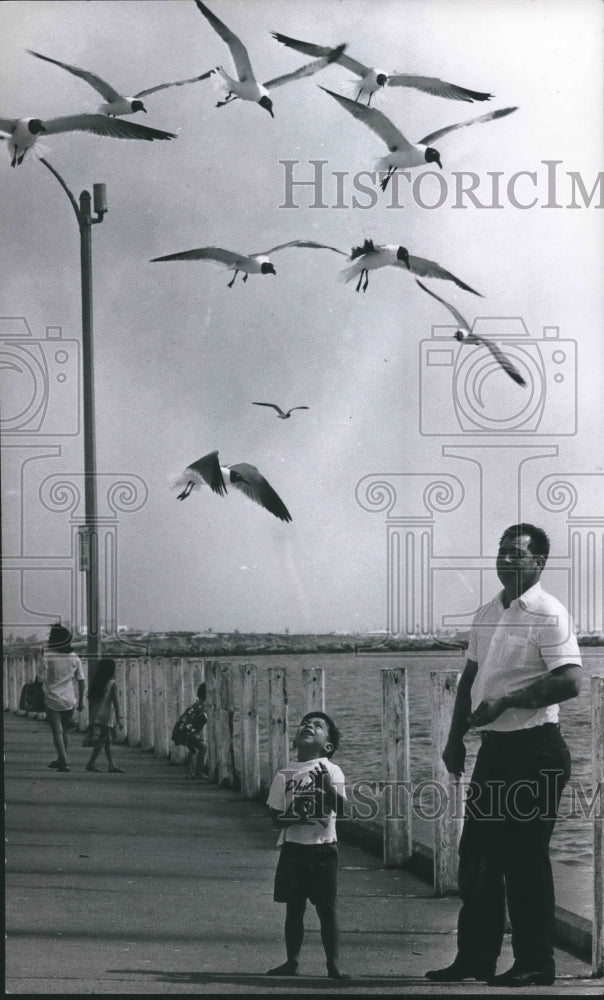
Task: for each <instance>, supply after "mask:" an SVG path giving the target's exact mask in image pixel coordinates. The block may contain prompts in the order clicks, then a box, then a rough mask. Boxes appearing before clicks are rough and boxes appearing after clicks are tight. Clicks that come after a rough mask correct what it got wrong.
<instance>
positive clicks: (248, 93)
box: [195, 0, 346, 118]
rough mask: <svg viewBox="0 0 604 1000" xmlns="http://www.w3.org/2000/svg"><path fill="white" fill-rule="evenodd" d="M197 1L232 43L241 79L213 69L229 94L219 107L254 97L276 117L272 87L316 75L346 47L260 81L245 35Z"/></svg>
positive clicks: (232, 55) (219, 31)
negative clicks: (239, 33) (295, 68)
mask: <svg viewBox="0 0 604 1000" xmlns="http://www.w3.org/2000/svg"><path fill="white" fill-rule="evenodd" d="M195 3H196V4H197V6H198V8H199V10H200V11H201V13H202V14H203V16H204V17H205V18H207V20H208V21H209V22H210V24H211V25H212V27H213V28H214V31H216V33H217V34H218V35H220V37H221V38H222V40H223V42H225V43H226V45H227V46H228V47H229V50H230V52H231V58H232V60H233V65H234V67H235V71H236V73H237V79H234V78H233V77H232V76H229V74H228V73H227V72H225V70H224V69H223V68H222V66H217V67H216V69H215V70H211V72H212V73H216V74H217V75H218V77H219V78H220V80H221V82H222V86H223V89H224V91H225V98H224V100H223V101H219V102H218V104H217V105H216V107H217V108H221V107H223V106H224V105H225V104H230V103H231V102H232V101H234V100H236V99H237V98H238V97H240V98H241V99H242V100H243V101H253V102H255V103H256V104H259V105H260V107H261V108H264V109H265V111H268V113H269V115H270V116H271V118H274V117H275V116H274V114H273V102H272V100H271V97H270V96H269V90H274V88H275V87H281V86H283V84H285V83H291V82H292V81H293V80H300V79H301V78H302V77H305V76H312V75H313V74H314V73H317V72H318V71H319V70H321V69H323V68H324V67H325V66H327V65H329V63H330V62H334V61H335V60H336V59H338V58H339V57H340V56H341V55H342V53H343V52H344V49H345V48H346V46H345V45H340V46H338V47H337V48H335V49H326V50H325V53H324V54H322V56H321V58H320V59H317V60H315V61H314V62H312V63H307V64H306V65H305V66H300V67H299V69H297V70H294V71H293V72H292V73H286V74H285V75H284V76H278V77H275V79H274V80H268V81H267V82H266V83H258V81H257V80H256V77H255V76H254V70H253V69H252V64H251V62H250V57H249V55H248V52H247V49H246V47H245V45H244V44H243V42H242V41H241V39H240V38H238V37H237V35H236V34H235V33H234V32H233V31H231V29H230V28H227V26H226V24H224V23H223V22H222V21H221V20H220V19H219V18H218V17H216V14H213V13H212V11H211V10H210V9H209V7H207V6H206V4H205V3H202V0H195Z"/></svg>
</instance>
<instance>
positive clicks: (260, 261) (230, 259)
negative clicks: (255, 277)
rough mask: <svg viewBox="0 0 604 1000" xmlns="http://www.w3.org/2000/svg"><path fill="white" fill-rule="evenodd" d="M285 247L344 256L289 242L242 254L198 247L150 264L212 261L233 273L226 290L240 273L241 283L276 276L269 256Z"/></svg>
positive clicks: (320, 245) (309, 242) (310, 243)
mask: <svg viewBox="0 0 604 1000" xmlns="http://www.w3.org/2000/svg"><path fill="white" fill-rule="evenodd" d="M287 247H303V248H307V249H311V250H333V252H334V253H341V254H343V255H344V256H346V254H345V253H344V251H343V250H338V249H337V248H336V247H330V246H326V245H325V244H324V243H315V242H314V240H290V241H289V243H279V245H278V246H276V247H271V248H270V250H262V251H261V252H260V253H252V254H243V253H236V252H235V251H234V250H225V249H224V248H223V247H199V248H198V249H197V250H183V251H182V252H181V253H170V254H166V255H165V256H164V257H153V258H152V260H151V263H152V264H154V263H156V262H157V261H163V260H212V261H217V262H218V263H219V264H226V266H227V269H228V270H229V271H234V272H235V273H234V275H233V277H232V279H231V281H229V283H228V285H227V288H232V287H233V285H234V283H235V278H236V277H237V275H238V274H239V272H240V271H241V273H242V274H243V281H244V282H246V281H247V279H248V277H249V275H250V274H276V273H277V272H276V271H275V266H274V264H272V263H271V260H270V254H272V253H277V251H278V250H285V249H286V248H287Z"/></svg>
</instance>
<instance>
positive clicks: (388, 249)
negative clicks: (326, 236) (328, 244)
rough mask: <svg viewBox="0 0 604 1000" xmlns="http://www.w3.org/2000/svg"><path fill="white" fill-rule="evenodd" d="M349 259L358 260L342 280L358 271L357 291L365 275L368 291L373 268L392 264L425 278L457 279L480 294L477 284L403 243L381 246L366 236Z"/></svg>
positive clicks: (351, 277) (455, 282)
mask: <svg viewBox="0 0 604 1000" xmlns="http://www.w3.org/2000/svg"><path fill="white" fill-rule="evenodd" d="M349 260H352V261H354V264H352V265H351V266H350V267H347V268H345V269H344V270H343V271H341V272H340V280H342V281H346V282H349V281H352V280H353V279H354V278H356V276H357V275H358V276H359V280H358V281H357V286H356V291H357V292H359V291H360V290H361V284H362V283H363V277H364V278H365V282H364V284H363V291H364V292H366V291H367V286H368V284H369V272H370V271H374V270H376V269H377V268H380V267H389V266H392V267H400V268H403V270H407V271H411V272H412V274H421V276H422V277H423V278H443V279H444V280H445V281H452V282H454V284H456V285H457V286H458V288H463V289H464V290H465V291H466V292H472V294H473V295H480V292H477V291H476V289H475V288H471V287H470V285H466V284H465V282H463V281H461V280H460V279H459V278H456V277H455V275H454V274H451V272H450V271H445V269H444V267H441V266H440V264H437V263H436V261H433V260H426V258H425V257H414V256H413V255H412V254H410V253H409V252H408V250H407V248H406V247H403V246H394V245H392V246H380V244H378V245H377V246H376V245H375V244H374V242H373V240H365V242H364V243H363V245H362V246H359V247H353V248H352V253H351V254H350V257H349Z"/></svg>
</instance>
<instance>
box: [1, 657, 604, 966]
mask: <svg viewBox="0 0 604 1000" xmlns="http://www.w3.org/2000/svg"><path fill="white" fill-rule="evenodd" d="M35 670H36V658H35V657H33V656H25V657H18V656H17V657H7V658H6V659H5V661H4V684H3V690H4V709H5V711H7V710H8V711H15V712H17V711H18V710H19V709H18V705H19V696H20V692H21V688H22V686H23V684H24V683H26V682H27V681H30V680H33V678H34V676H35ZM381 674H382V759H383V764H384V780H385V783H386V785H389V786H390V788H391V792H392V794H393V796H394V798H393V799H392V800H391V803H392V805H393V806H394V808H391V809H388V810H386V813H385V815H384V818H383V859H384V865H385V867H389V868H395V867H400V866H402V865H404V864H405V863H406V862H407V861H408V860H409V859H410V857H411V854H412V822H411V816H412V803H411V796H410V795H408V794H407V795H405V796H403V798H402V799H401V798H400V797H399V796H398V795H396V791H397V790H398V789H399V788H405V787H406V788H407V789H409V788H410V787H411V784H410V778H411V775H410V757H411V754H410V729H409V698H408V687H407V671H406V669H405V668H404V667H400V668H386V667H383V668H382V670H381ZM116 679H117V682H118V692H119V697H120V705H121V706H122V716H123V720H124V729H123V732H122V734H121V738H122V739H124V740H125V741H126V742H127V743H128V744H129V745H131V746H138V747H140V749H141V750H146V751H153V752H154V753H155V755H156V756H158V757H168V758H169V759H170V761H171V762H174V763H181V762H182V761H183V759H184V756H185V750H184V749H183V748H182V747H175V746H174V744H172V745H171V739H170V737H171V732H172V728H173V726H174V723H175V722H176V720H177V718H178V717H179V715H181V714H182V712H183V711H184V710H185V708H187V707H188V706H189V705H190V704H192V703H193V702H194V701H195V698H196V692H197V688H198V686H199V684H200V683H201V682H202V680H204V679H205V683H206V706H207V715H208V725H207V731H206V733H207V735H206V739H207V744H208V754H207V766H208V769H209V774H210V777H211V778H212V780H213V781H215V782H217V783H218V784H219V785H221V786H222V785H227V786H231V787H235V786H238V787H239V789H240V793H241V796H242V797H243V798H245V799H254V798H257V797H258V796H259V794H260V793H261V789H262V784H261V777H260V751H259V734H260V720H259V714H258V707H259V706H258V675H257V667H256V666H255V665H254V664H253V663H242V664H239V666H238V672H237V673H236V672H234V670H233V666H232V664H231V663H229V662H225V661H223V660H206V661H205V662H204V661H202V660H193V659H189V658H185V657H183V658H181V657H177V658H152V659H151V658H144V659H140V658H136V659H127V660H119V661H118V664H117V671H116ZM458 680H459V673H458V672H457V671H455V670H436V671H432V672H431V697H432V702H431V703H432V712H431V743H432V777H433V781H434V782H435V783H438V784H439V786H440V787H441V788H445V789H447V791H448V795H449V803H451V802H452V801H453V797H457V800H456V807H455V808H447V809H444V810H440V811H438V812H437V814H436V816H435V819H434V849H433V870H434V890H435V894H436V895H439V896H441V895H445V894H447V893H451V892H455V891H456V890H457V862H458V857H457V849H458V843H459V836H460V833H461V824H462V819H461V813H462V808H461V801H460V797H461V791H462V789H461V784H460V782H456V781H454V780H452V779H451V776H450V775H449V774H448V773H447V770H446V768H445V766H444V764H443V761H442V752H443V750H444V744H445V741H446V737H447V734H448V730H449V724H450V720H451V715H452V711H453V705H454V703H455V697H456V694H457V684H458ZM236 681H238V685H236ZM236 686H238V694H239V697H236V691H235V689H236ZM591 705H592V746H593V754H592V758H593V759H592V765H593V766H592V776H593V787H594V789H595V790H596V792H597V790H598V789H601V788H603V787H604V677H597V676H593V677H592V678H591ZM236 710H238V711H239V714H240V726H239V729H240V754H239V761H240V768H239V771H237V767H236V758H235V746H234V727H233V720H234V714H235V711H236ZM313 710H317V711H325V678H324V673H323V669H322V668H320V667H304V668H303V670H302V712H303V713H306V712H310V711H313ZM87 725H88V713H87V706H86V708H85V711H84V712H82V713H80V715H79V728H80V730H82V731H84V730H85V729H86V727H87ZM288 730H289V716H288V694H287V674H286V669H285V668H284V667H279V666H275V667H269V668H268V733H267V736H268V774H269V777H270V776H272V775H273V774H274V773H275V772H276V771H277V770H278V769H279V768H280V767H284V766H286V765H287V764H288V763H289V739H288ZM603 857H604V819H603V817H602V809H601V808H599V809H598V808H596V809H595V810H594V918H593V933H592V949H593V955H592V958H593V961H592V966H593V972H594V975H599V976H601V975H603V974H604V870H603Z"/></svg>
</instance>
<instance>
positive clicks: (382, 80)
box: [375, 73, 388, 87]
mask: <svg viewBox="0 0 604 1000" xmlns="http://www.w3.org/2000/svg"><path fill="white" fill-rule="evenodd" d="M375 82H376V83H377V85H378V87H385V86H386V84H387V83H388V74H387V73H378V75H377V76H376V78H375Z"/></svg>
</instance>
